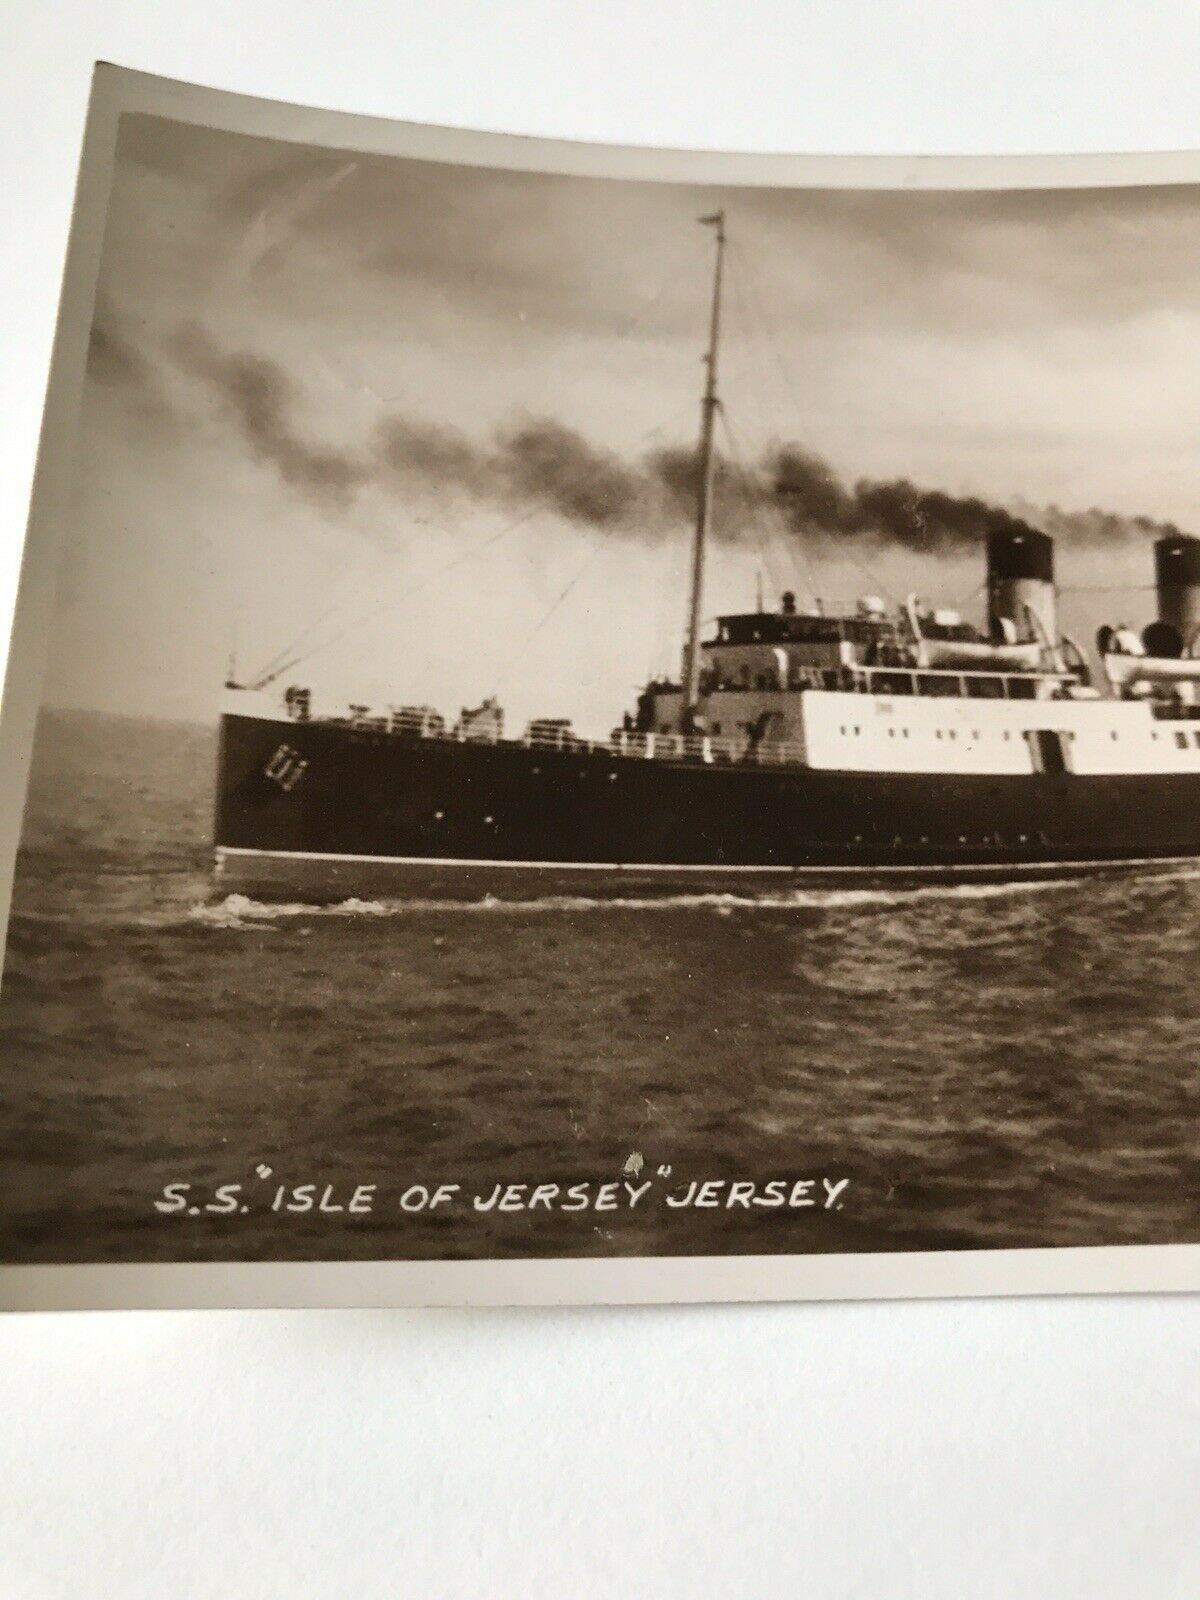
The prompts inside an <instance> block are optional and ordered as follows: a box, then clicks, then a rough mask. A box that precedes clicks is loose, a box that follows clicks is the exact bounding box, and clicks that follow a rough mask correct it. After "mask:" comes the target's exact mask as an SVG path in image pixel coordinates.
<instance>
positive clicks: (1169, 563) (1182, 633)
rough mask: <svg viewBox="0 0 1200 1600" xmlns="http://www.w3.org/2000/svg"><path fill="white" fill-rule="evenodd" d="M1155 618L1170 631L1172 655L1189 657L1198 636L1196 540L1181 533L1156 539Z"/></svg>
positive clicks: (1199, 548)
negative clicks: (1173, 638)
mask: <svg viewBox="0 0 1200 1600" xmlns="http://www.w3.org/2000/svg"><path fill="white" fill-rule="evenodd" d="M1154 577H1155V582H1156V584H1157V586H1158V618H1159V622H1160V623H1165V624H1166V626H1167V627H1170V628H1174V630H1175V632H1176V634H1177V635H1178V642H1177V643H1176V645H1175V648H1174V649H1173V650H1172V651H1171V654H1172V655H1180V654H1190V653H1191V652H1192V650H1193V648H1194V647H1195V643H1196V635H1197V633H1200V539H1193V538H1191V537H1189V535H1187V534H1185V533H1177V534H1171V535H1169V536H1168V537H1167V538H1165V539H1159V540H1158V542H1157V543H1156V544H1155V546H1154Z"/></svg>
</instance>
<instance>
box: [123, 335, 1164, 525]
mask: <svg viewBox="0 0 1200 1600" xmlns="http://www.w3.org/2000/svg"><path fill="white" fill-rule="evenodd" d="M174 355H175V358H176V360H177V361H178V362H180V363H181V364H182V365H183V366H184V367H185V368H186V369H187V370H188V371H189V372H190V373H191V374H192V375H193V376H194V377H197V378H199V379H201V380H202V381H203V382H204V383H205V385H206V386H207V388H208V389H209V392H210V394H211V395H212V396H213V397H214V398H215V400H216V402H217V405H218V408H219V411H220V413H221V415H222V416H223V417H224V418H225V419H226V421H227V422H228V423H229V424H231V425H232V426H233V427H234V429H235V430H236V431H237V432H238V434H239V435H240V437H241V439H242V440H243V443H244V445H245V447H246V449H247V450H248V451H249V453H250V454H251V455H252V456H254V457H255V458H257V459H258V460H260V461H262V462H264V463H265V464H267V465H268V466H270V467H271V468H272V469H273V470H274V471H275V472H276V473H277V474H278V475H279V477H280V478H281V479H282V480H283V482H285V483H286V484H287V485H288V486H289V487H290V488H292V489H293V490H295V491H296V492H297V493H299V494H300V495H302V496H304V497H305V498H307V499H309V500H310V501H312V502H314V503H315V504H317V505H318V506H320V507H322V508H324V509H326V510H329V509H335V510H336V509H339V508H344V507H345V506H346V505H347V504H349V503H350V502H351V501H352V500H353V499H354V498H355V497H356V496H357V495H358V494H359V493H360V492H361V491H362V490H364V489H366V488H368V487H372V486H374V487H376V488H382V489H384V490H390V491H395V490H398V489H403V488H404V487H405V486H420V487H422V488H424V489H428V490H432V491H435V492H437V493H438V494H441V495H452V496H459V497H461V498H463V499H466V500H470V501H474V502H476V503H480V504H490V505H494V506H499V507H502V508H504V509H513V508H517V509H527V508H532V509H535V510H545V511H548V512H551V513H553V514H554V515H556V516H558V517H561V518H564V519H565V520H566V521H568V522H571V523H574V524H576V525H577V526H579V527H584V528H591V529H594V530H597V531H599V532H602V533H606V534H610V535H613V536H618V537H626V538H633V539H642V540H646V539H660V538H663V537H666V536H668V535H669V534H671V533H673V532H676V531H678V530H679V529H680V528H681V526H684V525H686V524H687V523H688V522H689V521H690V520H691V518H692V517H693V516H694V515H695V509H696V504H697V497H698V494H699V487H700V466H699V458H698V452H697V449H696V448H695V446H692V445H671V446H666V447H660V448H658V449H656V450H653V451H651V452H649V453H647V454H644V455H641V456H639V457H635V458H625V457H622V456H619V455H617V454H616V453H615V452H613V451H611V450H606V449H603V448H601V447H599V446H597V445H595V444H593V443H592V442H591V441H590V440H588V439H586V438H584V436H583V435H582V434H580V433H578V432H577V431H575V430H574V429H572V428H569V427H567V426H565V425H564V424H563V423H561V422H559V421H557V420H555V419H554V418H547V417H521V418H518V419H517V420H515V421H514V422H513V423H511V424H510V425H508V426H506V427H504V428H502V429H500V430H499V431H498V432H497V433H496V434H494V435H493V436H492V437H491V438H490V439H487V440H485V441H482V442H481V441H478V440H475V439H472V438H470V437H469V436H468V435H467V434H465V433H462V432H460V431H459V430H457V429H454V428H449V427H445V426H442V425H439V424H433V423H428V422H423V421H420V420H416V419H413V418H411V417H406V416H401V415H395V414H393V415H390V416H387V417H385V418H383V419H382V420H381V421H380V422H379V424H378V425H377V427H376V429H375V430H374V432H373V434H372V435H371V436H370V437H369V438H367V439H366V440H365V441H364V442H363V443H362V445H361V446H359V447H358V448H354V449H338V448H335V447H333V446H331V445H328V444H320V443H316V442H314V441H313V440H311V439H309V438H307V437H306V436H305V435H304V433H303V432H302V431H301V430H300V429H299V428H298V426H297V425H296V422H295V420H294V418H295V413H296V410H297V398H298V397H297V394H296V390H295V387H294V385H293V383H292V381H291V379H290V378H289V377H288V375H287V374H286V373H285V372H284V370H283V369H282V368H281V367H280V366H279V365H278V364H277V363H275V362H273V361H270V360H267V359H266V358H264V357H262V356H258V355H253V354H249V353H245V352H242V353H229V352H225V351H222V350H220V349H219V348H218V347H217V346H216V345H214V344H213V342H212V341H211V340H210V339H209V338H208V336H207V335H205V334H204V333H203V332H202V331H201V330H200V329H198V328H196V327H189V328H186V329H184V330H183V331H182V332H181V334H180V335H179V337H178V339H177V340H176V343H175V349H174ZM92 359H93V362H94V364H95V366H96V368H97V369H98V372H99V374H100V375H102V377H104V378H107V379H108V380H109V381H113V382H122V381H126V380H127V379H128V376H129V372H130V369H131V355H130V353H128V352H126V351H125V350H124V349H123V348H120V347H118V346H116V345H114V344H113V342H112V340H111V339H110V338H108V336H106V335H105V334H104V333H103V332H101V333H99V334H98V335H97V334H95V333H94V335H93V352H92ZM713 489H714V508H713V518H712V530H713V536H714V538H716V539H717V540H719V541H723V542H725V543H728V544H736V543H739V542H744V541H746V540H749V539H761V538H763V537H764V536H765V535H767V534H769V533H777V532H779V531H780V530H782V531H783V532H785V533H786V534H787V535H789V536H793V537H795V538H797V539H798V540H799V539H803V540H805V541H806V542H811V541H818V542H820V543H822V544H827V545H839V544H845V543H846V542H847V541H857V542H861V543H864V544H869V545H874V546H879V547H882V546H889V545H892V546H899V547H900V548H902V549H905V550H911V551H914V552H918V553H920V554H925V555H934V556H938V555H953V554H956V553H958V552H960V551H965V550H971V549H975V548H976V547H977V546H978V545H979V544H980V543H981V542H982V540H984V539H985V538H986V537H987V535H988V534H989V533H993V532H997V531H1005V532H1010V533H1018V532H1022V531H1025V532H1029V531H1031V530H1033V529H1034V528H1040V529H1042V530H1044V531H1045V532H1047V533H1050V534H1052V535H1054V536H1055V537H1057V538H1060V539H1063V540H1066V541H1069V542H1074V543H1077V544H1091V545H1111V544H1116V543H1119V542H1122V541H1125V540H1129V539H1132V538H1140V539H1146V538H1149V537H1153V536H1156V535H1159V534H1164V533H1177V532H1178V530H1177V529H1176V528H1175V527H1174V525H1173V524H1171V523H1160V522H1156V521H1154V520H1153V519H1151V518H1149V517H1145V516H1135V517H1123V516H1119V515H1118V514H1116V513H1115V512H1109V511H1101V510H1098V509H1096V508H1092V509H1091V510H1088V511H1081V512H1071V511H1063V510H1061V509H1060V508H1058V507H1057V506H1050V507H1048V508H1045V509H1044V510H1043V509H1031V508H1026V507H1022V508H1021V514H1020V515H1018V514H1017V512H1016V511H1014V510H1011V509H1009V508H1007V507H1005V506H1002V505H997V504H994V503H992V502H989V501H986V500H983V499H981V498H980V497H978V496H973V495H967V496H962V495H952V494H948V493H946V492H945V491H944V490H942V489H937V488H927V487H923V486H921V485H919V484H915V483H911V482H909V481H908V479H905V478H896V479H889V480H875V479H868V478H863V479H860V480H859V481H858V482H856V483H855V484H853V485H850V484H848V483H847V482H846V481H845V480H844V479H842V478H841V477H840V476H839V474H838V473H837V471H836V470H835V469H834V468H833V467H832V466H831V465H830V463H829V462H828V461H826V460H824V459H823V458H822V457H821V456H819V455H818V454H816V452H815V451H812V450H810V449H809V448H808V447H807V446H805V445H803V444H800V443H796V442H782V443H778V444H775V445H773V446H772V447H771V448H770V449H768V450H767V451H766V452H765V453H764V454H763V455H762V457H761V458H759V459H758V460H755V461H752V462H749V463H746V462H742V461H733V460H731V459H730V458H729V457H728V456H726V455H724V454H721V453H719V452H718V453H717V455H716V457H715V460H714V468H713Z"/></svg>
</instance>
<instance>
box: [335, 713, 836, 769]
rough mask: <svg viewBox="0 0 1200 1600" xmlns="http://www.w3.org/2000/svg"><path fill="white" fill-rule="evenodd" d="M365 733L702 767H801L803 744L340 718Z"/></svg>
mask: <svg viewBox="0 0 1200 1600" xmlns="http://www.w3.org/2000/svg"><path fill="white" fill-rule="evenodd" d="M342 720H344V721H345V722H347V723H348V724H349V726H351V727H353V728H358V729H361V730H362V731H363V732H364V733H382V734H388V735H391V736H393V737H397V738H405V739H432V740H438V741H441V742H444V743H449V744H492V745H495V744H514V745H522V746H524V747H525V748H526V749H539V750H560V751H569V752H571V753H573V754H576V755H604V756H623V757H626V758H628V759H630V760H640V761H684V762H691V763H702V764H703V765H706V766H714V765H724V764H728V763H733V762H751V763H754V764H756V765H768V766H802V765H804V762H805V753H804V746H803V745H802V744H799V743H797V742H795V741H787V740H778V739H776V740H772V739H766V738H763V739H759V740H754V739H751V738H750V737H749V736H748V735H742V736H741V737H740V738H729V737H722V736H718V735H716V734H684V733H633V732H626V731H625V730H623V729H619V730H617V731H616V732H614V733H613V734H612V735H611V737H610V738H608V739H585V738H583V737H582V736H581V735H580V734H577V733H575V732H574V731H573V730H572V729H570V728H568V727H565V726H564V727H536V726H533V727H529V728H526V730H525V732H524V733H523V734H521V735H520V736H519V737H518V738H509V739H505V738H504V736H503V733H502V731H501V729H500V728H499V726H498V725H497V724H496V722H495V721H494V720H490V721H489V722H487V723H486V724H482V725H473V724H472V723H470V722H467V723H465V724H464V723H461V722H460V723H459V724H458V725H457V726H456V727H453V728H451V727H447V725H446V721H445V719H444V718H443V717H442V716H441V715H440V714H439V713H438V712H436V711H432V710H404V711H394V712H392V713H391V714H390V715H388V716H353V717H350V718H347V719H342Z"/></svg>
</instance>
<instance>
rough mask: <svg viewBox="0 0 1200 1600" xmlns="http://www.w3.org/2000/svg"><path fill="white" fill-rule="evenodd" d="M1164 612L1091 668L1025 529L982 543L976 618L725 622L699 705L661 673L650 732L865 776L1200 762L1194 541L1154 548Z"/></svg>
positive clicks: (914, 607)
mask: <svg viewBox="0 0 1200 1600" xmlns="http://www.w3.org/2000/svg"><path fill="white" fill-rule="evenodd" d="M1155 558H1156V568H1157V580H1158V581H1157V588H1158V599H1159V616H1158V619H1157V620H1156V621H1154V622H1151V623H1150V624H1149V626H1148V627H1147V628H1146V630H1145V631H1144V634H1143V635H1142V636H1141V637H1140V638H1139V637H1138V636H1136V635H1134V634H1133V633H1132V630H1129V629H1126V628H1120V629H1113V628H1102V629H1101V630H1100V635H1099V637H1098V639H1097V650H1098V658H1099V661H1100V664H1101V668H1102V670H1101V671H1100V672H1099V673H1096V672H1094V670H1093V664H1091V663H1089V661H1088V659H1087V658H1086V657H1085V655H1084V652H1083V651H1082V650H1081V649H1080V647H1079V646H1078V645H1077V644H1075V642H1074V641H1073V640H1071V639H1070V638H1068V637H1067V636H1065V635H1060V634H1059V631H1058V627H1057V619H1056V611H1057V606H1056V591H1055V587H1054V569H1053V545H1052V542H1051V540H1050V539H1049V538H1048V537H1047V536H1046V535H1045V534H1042V533H1040V532H1039V531H1037V530H1035V529H1033V528H1030V527H1028V526H1025V525H1020V526H1014V527H1013V528H1005V529H1002V530H1000V531H999V532H996V533H994V534H992V535H991V536H989V538H988V540H987V614H986V617H985V620H984V625H983V626H982V627H976V626H973V625H972V624H970V623H967V622H965V621H964V620H963V619H962V618H961V617H960V616H959V615H958V613H957V612H955V611H949V610H942V609H933V610H930V611H927V612H922V609H921V607H920V605H919V602H918V601H917V600H916V598H915V597H912V598H910V599H909V600H908V601H907V602H906V603H905V605H903V606H902V607H900V608H899V609H898V611H897V612H896V613H894V614H890V613H889V611H888V609H887V607H886V606H885V605H884V602H883V601H882V600H879V599H875V598H873V597H870V596H868V597H866V598H864V599H862V600H860V601H859V602H858V604H857V606H856V607H849V608H844V609H840V610H834V611H832V612H831V611H829V610H827V609H826V608H823V607H821V606H820V605H818V606H817V607H816V608H815V609H813V610H811V611H807V612H800V611H798V610H797V607H796V602H795V597H794V596H793V595H792V594H790V593H789V594H785V595H784V596H783V597H782V604H781V607H780V609H779V610H778V611H765V612H764V611H758V612H749V613H742V614H738V615H731V616H722V617H719V618H717V624H716V631H715V634H714V636H713V637H711V638H710V639H709V640H708V641H707V642H706V643H705V644H704V646H703V657H704V666H703V670H702V672H701V673H700V675H699V684H698V688H699V694H698V696H697V699H696V701H695V703H694V709H693V710H691V711H689V710H688V708H687V707H685V705H684V703H683V685H682V684H674V683H670V682H658V683H654V684H651V685H650V686H649V688H648V689H647V691H646V693H645V694H644V695H643V696H642V699H641V701H640V702H639V706H638V720H637V727H638V730H639V732H642V733H648V734H653V735H655V736H656V739H657V740H659V741H664V740H665V738H666V736H668V735H669V734H670V733H671V732H672V731H677V730H680V729H681V728H685V729H686V730H687V731H688V732H689V733H690V734H691V735H692V736H693V737H694V736H695V735H697V734H699V735H703V736H704V737H705V739H706V741H707V742H708V744H709V745H710V746H721V745H726V744H729V743H730V742H732V743H733V744H734V745H735V746H736V747H739V748H740V749H741V750H742V751H744V752H745V753H747V754H749V756H750V757H751V758H752V759H755V760H758V761H767V762H769V761H771V760H776V761H781V762H784V763H786V764H793V765H803V766H806V767H811V768H818V769H821V770H825V771H837V772H862V773H880V772H883V773H891V772H895V773H905V772H911V773H946V774H951V773H955V774H957V773H973V774H982V775H988V774H994V775H1001V774H1011V775H1022V774H1025V775H1028V774H1031V773H1052V774H1063V775H1069V774H1072V773H1079V774H1088V775H1130V774H1132V775H1151V774H1169V773H1197V772H1200V704H1198V703H1197V702H1198V698H1200V651H1194V647H1195V646H1196V645H1197V644H1200V541H1197V540H1194V539H1190V538H1188V537H1186V536H1185V535H1175V536H1169V537H1167V538H1164V539H1161V540H1160V541H1159V543H1158V545H1157V546H1156V547H1155Z"/></svg>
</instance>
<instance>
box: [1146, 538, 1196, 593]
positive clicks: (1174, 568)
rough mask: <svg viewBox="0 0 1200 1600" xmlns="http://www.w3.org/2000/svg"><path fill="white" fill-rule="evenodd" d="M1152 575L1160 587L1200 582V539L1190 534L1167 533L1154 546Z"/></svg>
mask: <svg viewBox="0 0 1200 1600" xmlns="http://www.w3.org/2000/svg"><path fill="white" fill-rule="evenodd" d="M1154 576H1155V577H1156V578H1157V579H1158V586H1159V588H1160V589H1174V588H1183V587H1186V586H1190V585H1192V584H1200V539H1193V538H1192V537H1191V536H1190V534H1186V533H1175V534H1168V535H1167V537H1166V538H1165V539H1159V540H1158V541H1157V543H1156V544H1155V546H1154Z"/></svg>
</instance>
